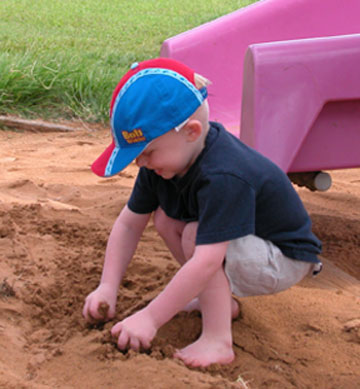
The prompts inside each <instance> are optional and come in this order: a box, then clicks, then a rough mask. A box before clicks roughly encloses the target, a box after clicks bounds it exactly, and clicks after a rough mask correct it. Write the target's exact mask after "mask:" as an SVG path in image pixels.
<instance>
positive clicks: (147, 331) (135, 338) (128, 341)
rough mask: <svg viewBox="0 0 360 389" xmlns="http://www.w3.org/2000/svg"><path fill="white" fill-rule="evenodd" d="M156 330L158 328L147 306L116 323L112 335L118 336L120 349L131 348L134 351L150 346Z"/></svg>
mask: <svg viewBox="0 0 360 389" xmlns="http://www.w3.org/2000/svg"><path fill="white" fill-rule="evenodd" d="M156 332H157V328H156V327H155V325H154V322H153V320H152V318H151V316H150V315H149V314H148V312H147V311H146V308H145V309H143V310H141V311H139V312H137V313H135V314H134V315H131V316H129V317H127V318H126V319H124V320H123V321H120V322H119V323H117V324H115V325H114V327H113V328H112V329H111V335H112V336H113V337H117V338H118V341H117V345H118V347H119V349H120V350H126V349H128V348H131V349H132V350H134V351H139V350H140V348H143V349H148V348H150V346H151V341H152V340H153V338H154V337H155V335H156Z"/></svg>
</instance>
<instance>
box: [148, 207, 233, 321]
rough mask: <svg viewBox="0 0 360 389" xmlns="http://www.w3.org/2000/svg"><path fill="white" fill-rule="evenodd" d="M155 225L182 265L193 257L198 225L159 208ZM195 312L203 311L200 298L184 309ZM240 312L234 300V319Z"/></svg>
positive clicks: (155, 215) (155, 216)
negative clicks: (186, 221) (168, 214)
mask: <svg viewBox="0 0 360 389" xmlns="http://www.w3.org/2000/svg"><path fill="white" fill-rule="evenodd" d="M154 225H155V228H156V230H157V232H158V233H159V235H160V236H161V237H162V239H163V240H164V242H165V243H166V245H167V247H168V249H169V250H170V252H171V254H172V255H173V256H174V258H175V259H176V260H177V261H178V262H179V263H180V265H183V264H184V263H185V262H186V261H187V260H188V259H190V258H191V257H192V255H193V253H194V250H195V238H196V232H197V223H188V224H186V223H185V222H182V221H180V220H175V219H172V218H170V217H169V216H167V215H166V214H165V212H164V211H163V210H162V209H161V208H160V207H159V208H158V209H157V210H156V212H155V214H154ZM185 226H186V228H185ZM195 310H197V311H200V310H201V309H200V301H199V299H198V298H195V299H194V300H192V301H190V303H189V304H187V305H186V306H185V307H184V311H186V312H192V311H195ZM239 311H240V309H239V304H238V303H237V302H236V301H235V300H234V299H232V300H231V314H232V318H233V319H235V318H236V317H238V315H239Z"/></svg>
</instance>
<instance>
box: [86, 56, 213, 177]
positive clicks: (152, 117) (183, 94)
mask: <svg viewBox="0 0 360 389" xmlns="http://www.w3.org/2000/svg"><path fill="white" fill-rule="evenodd" d="M207 83H208V81H207V80H206V79H204V78H203V77H201V76H199V75H197V74H196V73H195V72H194V71H193V70H192V69H190V68H189V67H187V66H186V65H184V64H182V63H180V62H178V61H175V60H173V59H169V58H157V59H153V60H148V61H144V62H141V63H135V64H133V65H132V66H131V69H130V70H129V71H128V72H127V73H126V74H125V75H124V76H123V77H122V79H121V80H120V82H119V84H118V85H117V87H116V88H115V90H114V92H113V96H112V100H111V104H110V119H111V130H112V137H113V142H112V144H111V145H110V146H109V147H108V148H107V149H106V150H105V151H104V152H103V153H102V154H101V155H100V157H99V158H98V159H97V160H96V161H95V162H94V163H93V164H92V167H91V168H92V170H93V172H94V173H96V174H97V175H99V176H105V177H109V176H112V175H114V174H116V173H118V172H120V171H121V170H122V169H124V168H125V167H126V166H127V165H129V164H130V163H131V162H132V161H133V160H134V159H135V158H137V157H138V156H139V155H140V154H141V153H142V152H143V151H144V150H145V148H146V147H147V146H148V145H149V144H150V142H152V141H153V140H154V139H156V138H158V137H160V136H162V135H164V134H166V133H168V132H169V131H171V130H173V129H175V131H179V130H180V129H181V127H182V126H183V125H184V123H186V122H187V121H188V119H189V118H190V116H191V115H193V114H194V112H195V111H196V110H197V109H198V108H199V107H200V106H201V105H202V104H203V102H204V101H205V99H206V97H207V90H206V85H207Z"/></svg>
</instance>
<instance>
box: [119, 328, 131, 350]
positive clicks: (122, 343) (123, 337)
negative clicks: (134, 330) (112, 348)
mask: <svg viewBox="0 0 360 389" xmlns="http://www.w3.org/2000/svg"><path fill="white" fill-rule="evenodd" d="M128 343H129V335H128V334H127V332H126V331H124V330H122V331H121V332H120V335H119V337H118V342H117V345H118V347H119V349H120V350H125V349H126V348H127V345H128Z"/></svg>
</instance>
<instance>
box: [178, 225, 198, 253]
mask: <svg viewBox="0 0 360 389" xmlns="http://www.w3.org/2000/svg"><path fill="white" fill-rule="evenodd" d="M198 225H199V223H198V222H190V223H187V224H186V226H185V228H184V231H183V233H182V237H181V245H182V249H183V251H184V254H185V257H186V259H189V258H191V257H192V256H193V254H194V251H195V241H196V233H197V229H198Z"/></svg>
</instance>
